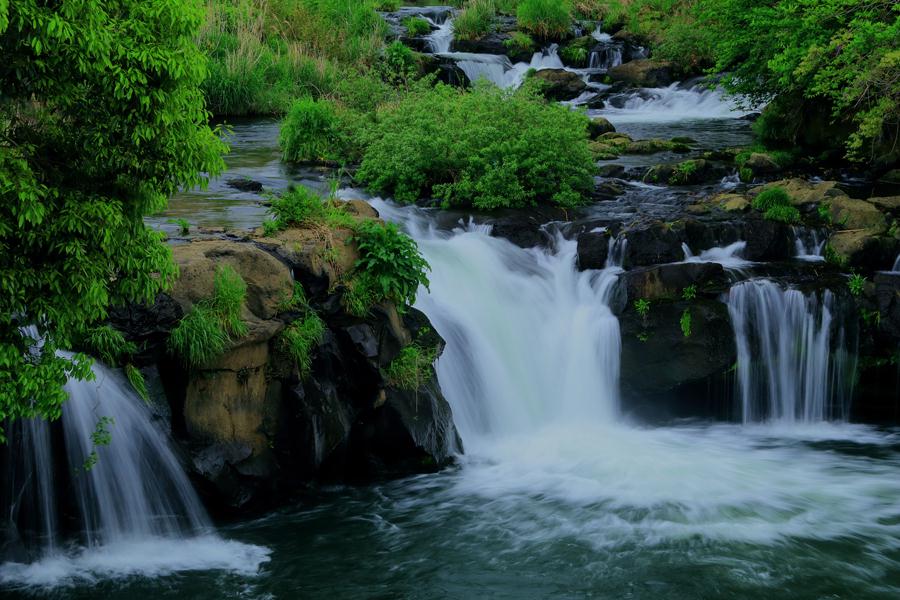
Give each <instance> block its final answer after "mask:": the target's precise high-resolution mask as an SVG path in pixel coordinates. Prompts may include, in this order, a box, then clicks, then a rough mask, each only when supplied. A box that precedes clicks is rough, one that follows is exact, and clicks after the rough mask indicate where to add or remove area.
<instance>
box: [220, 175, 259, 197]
mask: <svg viewBox="0 0 900 600" xmlns="http://www.w3.org/2000/svg"><path fill="white" fill-rule="evenodd" d="M225 185H227V186H228V187H230V188H234V189H236V190H239V191H241V192H250V193H254V194H258V193H260V192H262V191H263V184H261V183H260V182H258V181H253V180H252V179H237V178H235V179H229V180H228V181H226V182H225Z"/></svg>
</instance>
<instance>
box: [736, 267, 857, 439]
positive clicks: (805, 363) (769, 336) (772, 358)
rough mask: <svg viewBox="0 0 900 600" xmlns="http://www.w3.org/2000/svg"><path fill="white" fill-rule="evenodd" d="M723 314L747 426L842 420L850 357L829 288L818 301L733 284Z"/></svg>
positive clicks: (762, 282)
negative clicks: (730, 327) (729, 331)
mask: <svg viewBox="0 0 900 600" xmlns="http://www.w3.org/2000/svg"><path fill="white" fill-rule="evenodd" d="M728 311H729V314H730V315H731V321H732V325H733V327H734V334H735V341H736V344H737V354H738V360H737V381H738V391H739V396H740V401H741V409H742V415H743V420H744V422H745V423H754V422H759V421H776V422H781V423H795V422H806V423H810V422H818V421H823V420H826V419H832V418H836V419H845V418H846V416H847V411H848V405H849V399H850V397H851V395H852V386H853V377H852V372H853V369H854V367H855V364H854V361H855V359H854V358H853V354H852V353H850V352H848V350H847V341H846V336H845V333H844V330H843V328H841V327H838V326H837V324H836V323H835V298H834V295H833V294H832V293H831V292H830V291H825V292H824V293H823V294H822V297H821V298H819V297H818V296H816V295H815V294H809V295H804V294H803V293H802V292H800V291H799V290H796V289H791V288H786V289H785V288H782V287H781V286H779V285H778V284H777V283H775V282H773V281H769V280H766V279H754V280H750V281H745V282H742V283H739V284H737V285H735V286H733V287H732V288H731V290H730V292H729V295H728ZM835 334H836V335H835Z"/></svg>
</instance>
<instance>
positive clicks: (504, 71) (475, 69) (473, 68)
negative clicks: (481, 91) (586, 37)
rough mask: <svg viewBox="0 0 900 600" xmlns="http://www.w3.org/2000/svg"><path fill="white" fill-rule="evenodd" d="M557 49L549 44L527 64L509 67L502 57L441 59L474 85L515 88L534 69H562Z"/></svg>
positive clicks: (471, 55)
mask: <svg viewBox="0 0 900 600" xmlns="http://www.w3.org/2000/svg"><path fill="white" fill-rule="evenodd" d="M558 49H559V48H558V46H557V45H556V44H552V45H551V46H549V47H548V48H546V49H545V50H543V51H541V52H535V53H534V55H533V56H532V57H531V61H530V62H527V63H526V62H520V63H516V64H513V63H512V62H511V61H510V60H509V58H508V57H507V56H505V55H502V54H476V53H472V52H445V53H443V54H441V56H443V57H446V58H449V59H452V60H453V61H454V62H456V65H457V66H458V67H459V68H460V69H462V71H463V73H465V74H466V78H467V79H468V80H469V81H471V82H475V81H478V80H479V79H481V78H484V79H487V80H488V81H490V82H491V83H493V84H494V85H496V86H498V87H501V88H517V87H519V86H520V85H522V81H524V80H525V74H526V73H527V72H528V71H529V70H531V69H534V70H536V71H539V70H541V69H562V68H564V66H563V64H562V60H561V59H560V58H559V54H558V53H557V51H558Z"/></svg>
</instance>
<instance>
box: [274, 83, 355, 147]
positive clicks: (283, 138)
mask: <svg viewBox="0 0 900 600" xmlns="http://www.w3.org/2000/svg"><path fill="white" fill-rule="evenodd" d="M279 143H280V144H281V150H282V152H283V153H284V159H285V160H287V161H291V162H317V161H324V160H337V159H338V158H340V157H341V151H340V147H341V144H342V143H343V141H342V131H341V129H340V122H339V119H338V116H337V108H336V106H335V104H334V102H332V101H330V100H314V99H312V98H310V97H306V98H300V99H299V100H296V101H295V102H294V104H293V105H292V106H291V110H290V112H288V114H287V117H286V118H285V119H284V123H283V124H282V126H281V134H280V136H279Z"/></svg>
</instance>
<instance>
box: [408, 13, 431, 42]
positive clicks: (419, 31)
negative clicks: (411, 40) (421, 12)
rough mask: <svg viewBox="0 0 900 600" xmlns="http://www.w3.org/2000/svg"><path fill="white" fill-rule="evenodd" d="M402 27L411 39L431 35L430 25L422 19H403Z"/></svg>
mask: <svg viewBox="0 0 900 600" xmlns="http://www.w3.org/2000/svg"><path fill="white" fill-rule="evenodd" d="M403 26H404V27H406V33H408V34H409V35H410V36H411V37H419V36H423V35H428V34H429V33H431V23H429V22H428V21H426V20H425V19H423V18H422V17H406V18H405V19H403Z"/></svg>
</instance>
